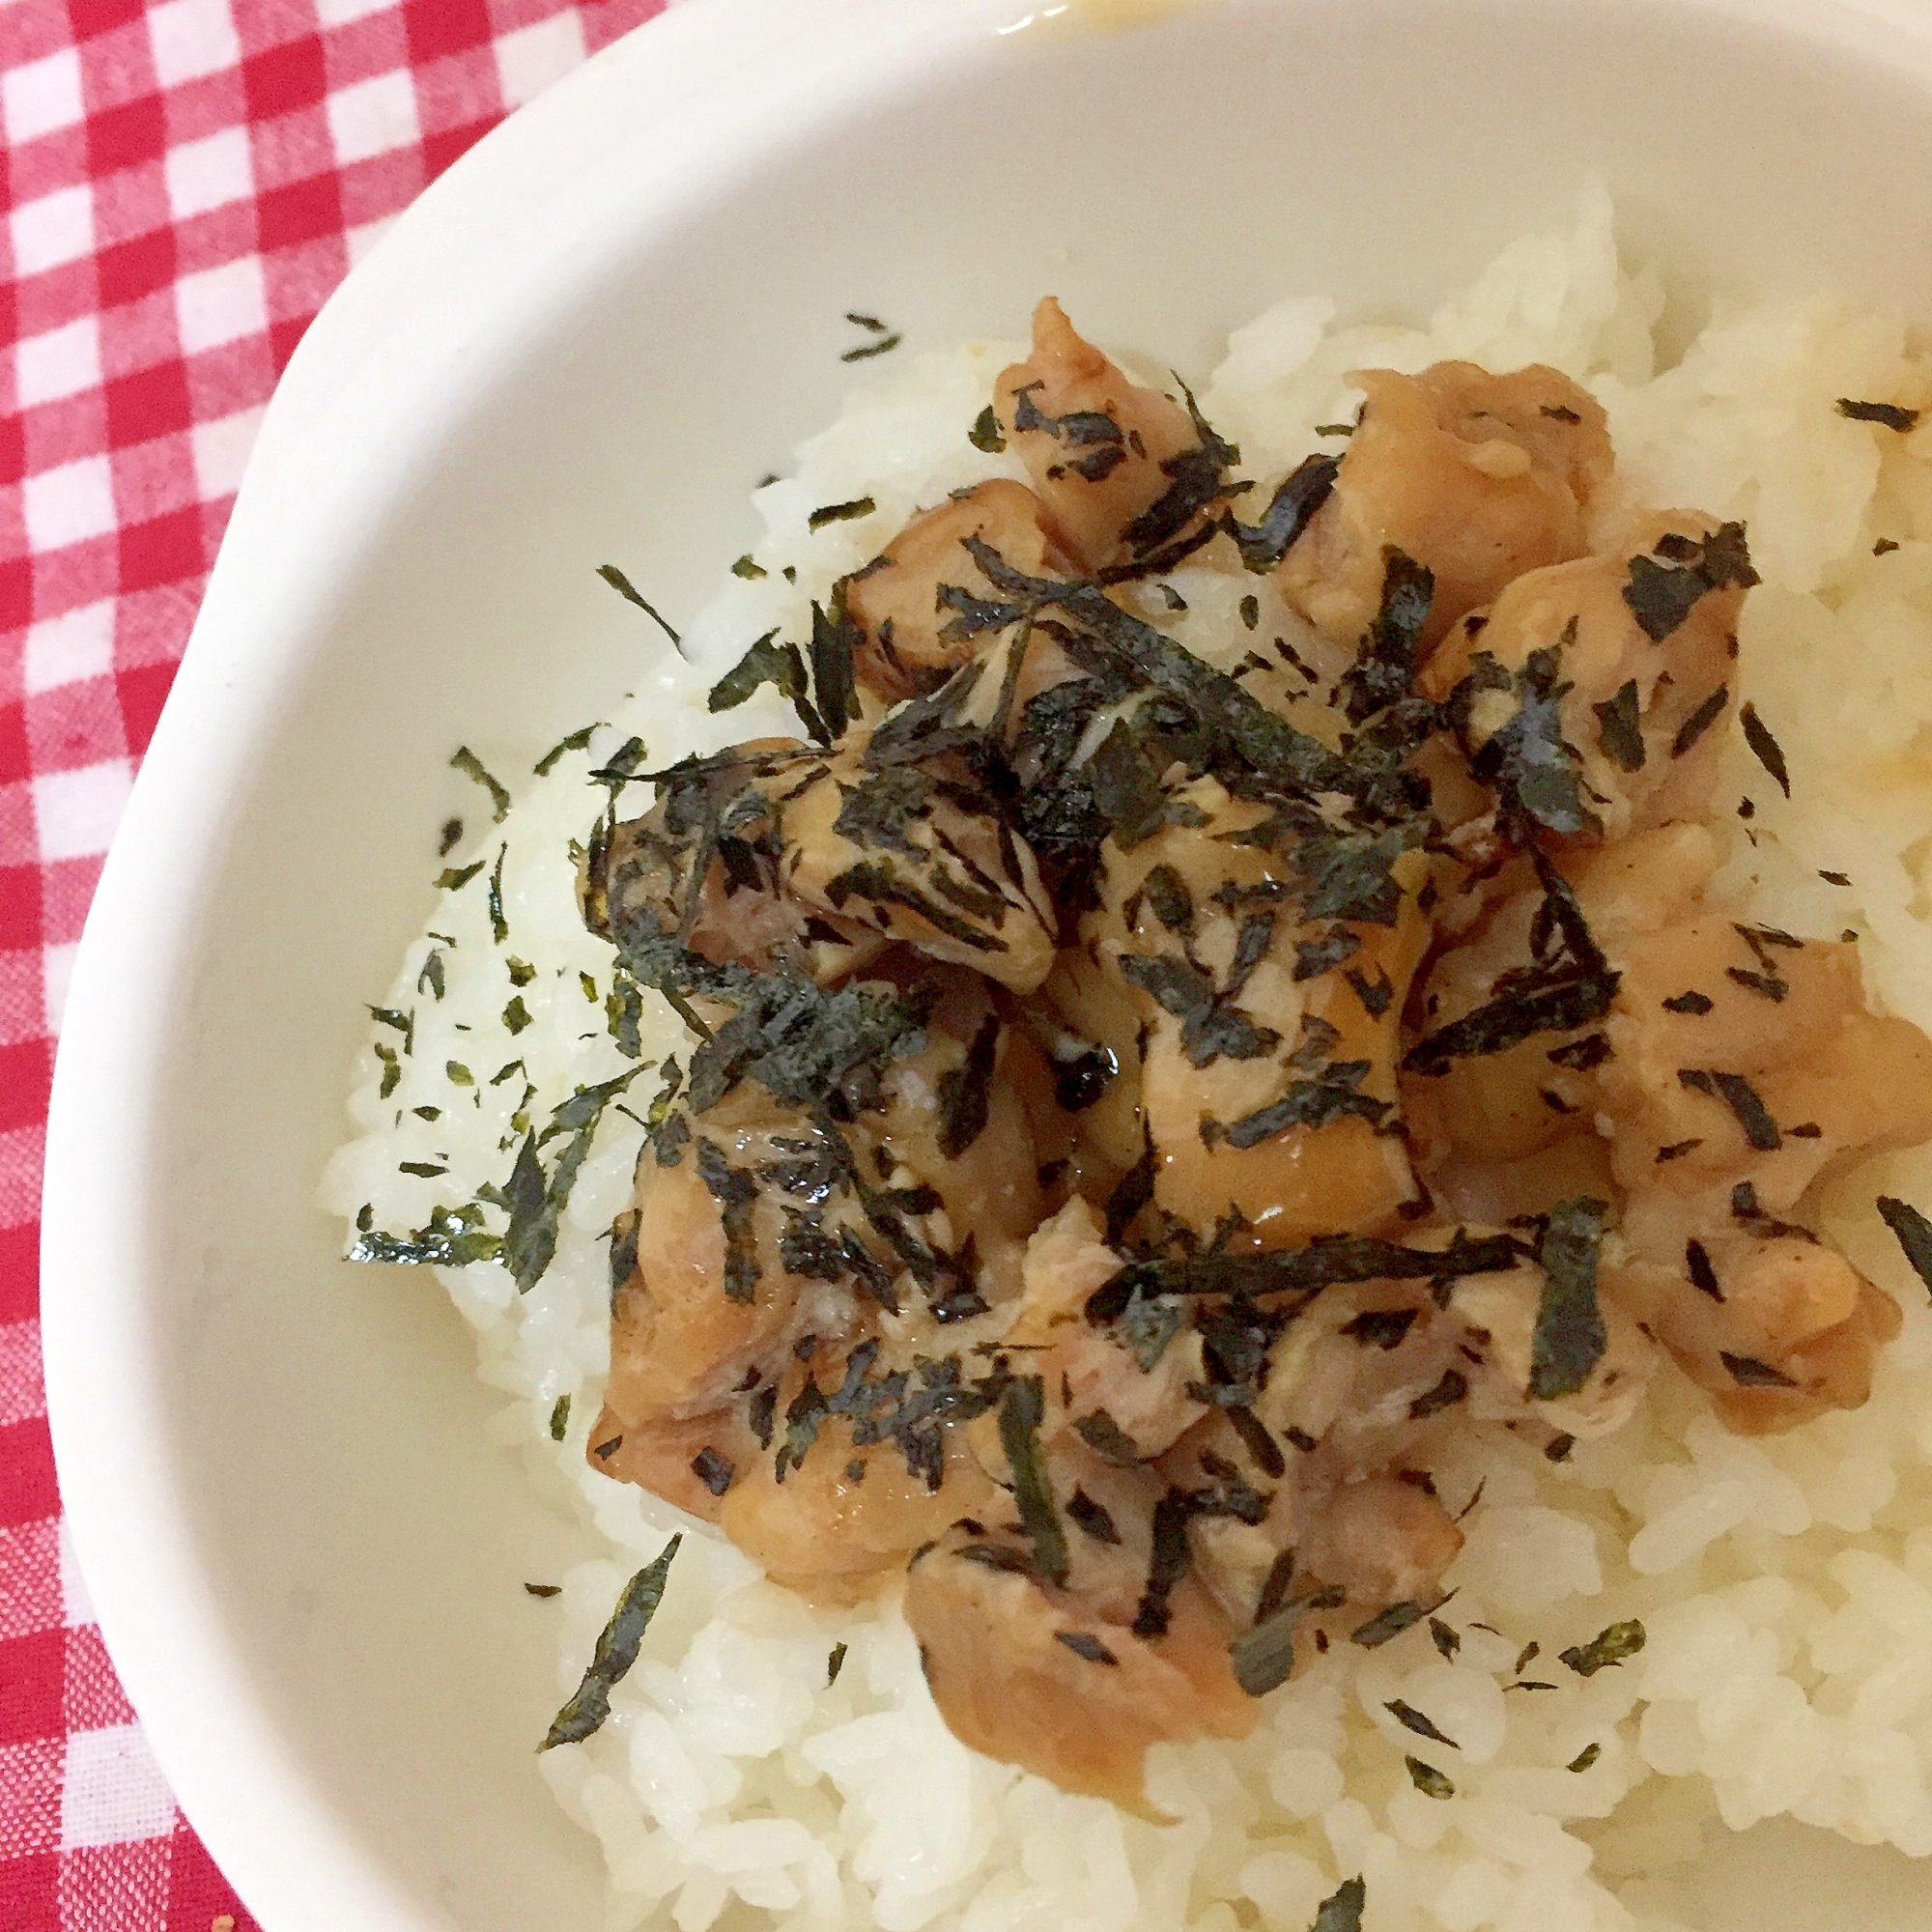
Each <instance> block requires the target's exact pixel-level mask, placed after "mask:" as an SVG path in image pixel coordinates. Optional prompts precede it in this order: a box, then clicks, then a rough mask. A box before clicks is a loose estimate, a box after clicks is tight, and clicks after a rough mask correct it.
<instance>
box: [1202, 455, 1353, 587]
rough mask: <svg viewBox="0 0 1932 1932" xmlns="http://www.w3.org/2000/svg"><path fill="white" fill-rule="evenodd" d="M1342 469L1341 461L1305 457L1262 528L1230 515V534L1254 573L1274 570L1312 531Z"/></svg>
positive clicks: (1266, 514)
mask: <svg viewBox="0 0 1932 1932" xmlns="http://www.w3.org/2000/svg"><path fill="white" fill-rule="evenodd" d="M1341 467H1342V460H1341V458H1340V457H1336V456H1309V457H1304V458H1303V459H1302V461H1301V462H1300V463H1299V464H1298V465H1297V466H1296V467H1295V468H1294V469H1293V470H1291V471H1290V472H1289V474H1288V475H1287V476H1286V477H1284V478H1283V479H1282V481H1281V483H1280V484H1279V485H1278V486H1277V488H1276V490H1275V493H1274V495H1273V496H1272V497H1270V498H1269V499H1268V506H1267V509H1266V510H1265V511H1264V513H1263V516H1262V520H1261V522H1260V523H1259V524H1255V525H1253V526H1250V525H1247V524H1243V523H1241V522H1239V521H1238V520H1237V519H1236V517H1235V515H1234V513H1233V512H1232V511H1231V512H1230V513H1229V515H1228V519H1227V529H1228V534H1229V535H1230V536H1231V537H1233V538H1234V540H1235V542H1236V546H1237V547H1238V548H1239V550H1240V553H1241V561H1242V562H1243V563H1244V564H1246V565H1247V567H1248V568H1249V569H1250V570H1252V571H1255V572H1258V573H1259V572H1262V571H1268V570H1272V569H1273V568H1274V567H1275V565H1276V564H1278V563H1279V562H1280V561H1281V560H1282V558H1283V557H1284V556H1286V555H1287V554H1288V553H1289V550H1290V548H1291V546H1292V545H1293V543H1294V540H1295V539H1296V538H1297V537H1298V536H1300V534H1301V533H1302V531H1303V530H1305V529H1306V528H1307V527H1308V523H1309V519H1310V518H1311V517H1313V516H1314V514H1315V513H1316V511H1317V510H1319V509H1320V508H1321V505H1322V504H1323V503H1324V502H1326V501H1327V500H1328V493H1329V492H1330V491H1331V490H1332V489H1333V488H1334V487H1335V472H1336V471H1337V470H1338V469H1340V468H1341Z"/></svg>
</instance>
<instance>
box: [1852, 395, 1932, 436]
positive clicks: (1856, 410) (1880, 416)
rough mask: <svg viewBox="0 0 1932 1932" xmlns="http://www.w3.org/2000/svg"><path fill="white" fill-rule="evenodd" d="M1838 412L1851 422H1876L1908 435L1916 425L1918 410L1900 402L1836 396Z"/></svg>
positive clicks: (1902, 434)
mask: <svg viewBox="0 0 1932 1932" xmlns="http://www.w3.org/2000/svg"><path fill="white" fill-rule="evenodd" d="M1838 413H1839V414H1840V415H1841V416H1847V417H1849V418H1850V419H1851V420H1852V421H1853V422H1867V423H1877V424H1878V425H1879V426H1880V428H1882V429H1895V430H1896V431H1897V432H1898V433H1899V435H1901V436H1909V435H1910V434H1911V433H1912V431H1914V430H1915V429H1917V428H1918V416H1919V412H1918V411H1917V410H1909V409H1907V408H1906V407H1905V406H1904V405H1903V404H1902V403H1861V402H1859V401H1857V400H1855V399H1854V398H1853V397H1851V396H1840V397H1839V398H1838Z"/></svg>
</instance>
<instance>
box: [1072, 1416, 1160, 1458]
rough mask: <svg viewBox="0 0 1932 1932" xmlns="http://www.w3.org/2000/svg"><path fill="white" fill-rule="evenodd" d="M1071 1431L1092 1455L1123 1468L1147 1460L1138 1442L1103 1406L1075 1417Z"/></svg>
mask: <svg viewBox="0 0 1932 1932" xmlns="http://www.w3.org/2000/svg"><path fill="white" fill-rule="evenodd" d="M1073 1433H1074V1434H1075V1435H1077V1436H1079V1438H1080V1439H1081V1441H1083V1442H1084V1443H1086V1445H1087V1446H1088V1448H1090V1449H1091V1450H1093V1452H1094V1455H1096V1456H1098V1457H1101V1458H1102V1459H1103V1460H1104V1461H1106V1462H1109V1463H1119V1464H1120V1465H1121V1466H1122V1467H1123V1468H1126V1467H1131V1466H1132V1465H1133V1464H1134V1463H1145V1462H1146V1461H1147V1455H1146V1452H1145V1451H1144V1450H1143V1449H1142V1448H1141V1446H1140V1444H1139V1443H1138V1442H1136V1441H1135V1440H1134V1438H1133V1437H1132V1436H1131V1435H1128V1434H1127V1432H1126V1431H1125V1430H1124V1429H1122V1427H1121V1425H1120V1424H1119V1423H1118V1422H1116V1421H1115V1420H1114V1418H1113V1417H1112V1416H1111V1415H1109V1414H1108V1413H1107V1411H1106V1410H1105V1409H1104V1408H1096V1409H1095V1410H1094V1412H1093V1414H1091V1415H1082V1416H1077V1417H1075V1418H1074V1423H1073Z"/></svg>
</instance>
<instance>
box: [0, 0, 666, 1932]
mask: <svg viewBox="0 0 1932 1932" xmlns="http://www.w3.org/2000/svg"><path fill="white" fill-rule="evenodd" d="M663 4H665V0H578V4H571V0H0V129H4V134H5V141H4V147H0V169H4V173H3V174H0V212H4V216H5V218H4V221H0V1932H251V1928H252V1927H253V1921H252V1920H251V1919H250V1918H248V1916H247V1914H246V1913H245V1912H244V1911H243V1909H242V1907H241V1904H240V1902H239V1901H238V1900H237V1899H236V1897H235V1895H234V1893H233V1892H232V1891H231V1890H230V1889H228V1887H227V1886H226V1885H225V1884H224V1883H223V1882H222V1880H221V1877H220V1875H219V1874H218V1873H217V1872H216V1871H215V1870H214V1868H213V1865H212V1864H211V1863H210V1861H209V1860H208V1857H207V1854H206V1853H205V1852H203V1850H202V1849H201V1846H200V1845H199V1843H198V1842H197V1841H196V1839H195V1836H194V1834H193V1833H192V1832H191V1831H190V1830H189V1829H188V1828H187V1826H186V1825H185V1823H184V1822H183V1820H182V1817H181V1814H180V1813H179V1812H178V1811H177V1810H176V1808H175V1804H174V1801H173V1799H172V1797H171V1796H170V1795H169V1792H168V1790H167V1787H166V1785H165V1783H164V1782H163V1781H162V1779H161V1777H160V1775H159V1773H158V1772H157V1771H156V1768H155V1764H154V1760H153V1758H152V1757H151V1756H150V1755H149V1752H148V1749H147V1747H146V1745H145V1743H144V1742H143V1740H142V1736H141V1732H140V1727H139V1725H138V1724H137V1723H136V1721H135V1719H134V1714H133V1712H132V1711H131V1710H130V1709H129V1708H128V1703H127V1700H126V1698H125V1697H124V1696H123V1694H122V1691H121V1688H120V1685H119V1684H118V1683H117V1682H116V1680H115V1676H114V1671H113V1667H112V1665H111V1664H110V1663H109V1662H108V1661H107V1657H106V1653H105V1652H104V1651H103V1650H102V1648H101V1644H100V1636H99V1631H98V1630H97V1629H96V1628H95V1625H94V1622H93V1619H92V1615H91V1613H90V1611H89V1609H88V1607H87V1602H86V1596H85V1592H84V1590H83V1588H82V1586H81V1583H80V1580H79V1578H78V1577H77V1576H76V1575H75V1574H74V1571H73V1566H72V1562H71V1557H70V1556H69V1555H68V1554H67V1551H66V1546H65V1543H64V1540H63V1537H62V1533H61V1520H60V1501H59V1496H58V1494H57V1492H56V1490H55V1487H54V1472H53V1460H52V1454H51V1451H50V1449H49V1446H48V1440H47V1426H46V1404H45V1398H44V1394H43V1387H42V1379H41V1351H40V1322H39V1320H38V1282H37V1272H36V1258H37V1252H38V1246H39V1238H40V1230H39V1226H38V1220H37V1217H38V1214H39V1211H40V1187H41V1156H42V1148H43V1139H44V1133H45V1126H46V1106H47V1088H48V1078H49V1074H50V1071H51V1067H52V1061H53V1037H54V1033H55V1029H56V1027H57V1025H58V1020H59V1012H60V1004H61V996H62V992H63V989H64V987H65V985H66V980H67V974H68V970H69V966H70V964H71V959H72V954H73V948H74V943H75V941H76V940H77V939H78V938H79V936H80V926H81V920H82V918H83V916H84V915H85V912H86V909H87V902H88V897H89V895H90V894H91V893H92V892H93V890H94V884H95V880H96V878H97V877H98V876H99V868H100V861H101V855H102V853H103V852H104V851H105V849H106V845H107V841H108V838H109V837H110V836H111V834H112V832H113V830H114V826H115V822H116V820H117V818H118V816H119V814H120V810H121V807H122V805H123V803H124V802H125V800H126V798H127V795H128V784H129V782H130V781H131V779H132V776H133V771H134V767H135V765H136V764H137V763H138V761H139V759H140V757H141V754H142V753H143V752H144V751H145V750H146V748H147V744H148V740H149V738H150V736H151V735H152V734H153V731H154V726H155V720H156V715H157V714H158V712H159V710H160V707H161V700H162V698H163V696H165V695H166V692H167V688H168V682H169V679H170V677H171V676H172V674H173V671H174V667H175V665H176V663H177V662H178V660H179V659H180V657H181V653H182V648H183V646H184V645H185V642H186V641H187V634H188V627H189V625H190V623H191V622H192V620H193V617H194V611H195V608H196V605H197V604H198V602H199V600H200V597H201V590H202V585H203V583H204V582H205V581H206V578H207V574H208V569H209V565H210V563H211V562H212V561H213V556H214V550H215V546H216V544H217V543H218V542H219V540H220V536H221V531H222V526H223V525H224V524H225V522H226V520H227V516H228V512H229V509H230V506H231V505H232V503H233V501H234V495H235V489H236V485H237V483H238V482H239V480H240V477H241V468H242V465H243V462H244V461H245V459H246V457H247V453H248V449H249V445H250V443H251V441H252V440H253V437H254V432H255V427H256V425H257V423H258V422H259V421H260V418H261V413H262V409H263V406H264V405H265V404H266V403H267V401H268V398H269V392H270V389H271V388H272V387H273V386H274V382H275V378H276V375H277V374H278V372H279V371H280V370H281V368H282V366H283V365H284V363H286V362H287V360H288V357H289V353H290V351H291V350H293V349H294V347H295V345H296V342H297V340H298V338H299V336H300V335H301V332H302V330H303V329H304V328H305V327H307V325H308V323H309V321H310V319H311V318H312V317H313V316H314V314H315V312H316V310H317V309H318V308H319V307H320V306H321V305H322V303H323V301H324V299H325V298H327V295H328V293H329V291H330V290H331V289H333V288H334V286H335V284H336V283H337V282H338V281H339V280H340V279H341V278H342V276H343V275H344V274H345V273H346V272H347V270H348V269H349V267H350V265H351V263H352V262H354V261H355V258H356V256H357V255H358V254H359V253H360V252H361V251H362V250H363V249H364V248H366V247H367V246H368V244H369V242H370V241H372V240H373V239H374V238H375V236H376V235H377V234H378V233H379V232H380V231H381V230H382V228H383V226H384V223H385V222H387V221H388V220H389V219H390V217H391V216H393V215H394V214H395V213H397V212H398V211H399V210H401V209H402V208H403V207H404V206H405V205H406V204H407V203H408V202H409V201H410V200H411V199H412V197H413V196H414V195H415V193H416V192H417V191H418V190H419V189H420V188H421V187H422V185H424V184H425V183H426V182H427V181H429V180H430V179H431V178H432V177H433V176H435V175H436V174H438V173H439V172H440V170H441V169H443V168H444V167H446V166H448V164H449V163H450V162H451V161H453V160H454V159H455V158H456V157H457V156H458V155H460V154H461V153H462V152H463V151H464V149H466V148H467V147H469V145H470V143H471V142H473V141H474V140H476V139H477V137H478V136H479V135H481V134H483V133H484V132H485V131H486V130H487V129H488V128H491V127H492V126H493V125H494V124H495V123H496V122H497V121H498V120H499V119H500V118H501V117H502V115H503V114H504V113H505V112H506V111H508V110H509V109H510V108H512V107H514V106H516V105H517V104H519V103H520V102H521V101H523V100H526V99H529V97H530V96H531V95H533V94H535V93H536V92H538V91H539V90H540V89H541V88H543V87H544V86H545V85H547V84H548V83H549V82H550V81H552V80H554V78H556V77H557V75H559V74H560V73H562V72H564V71H566V70H567V69H569V68H571V67H572V66H574V65H576V63H577V62H579V61H580V60H582V58H583V56H584V55H585V54H586V53H589V52H594V51H595V50H596V49H597V48H598V47H600V46H602V45H604V44H605V43H607V42H609V41H611V40H613V39H614V38H616V36H617V35H619V34H621V33H623V32H625V31H627V30H628V29H629V28H631V27H633V26H635V25H637V24H638V23H639V21H640V20H642V19H643V18H645V17H646V16H648V15H649V14H655V13H656V12H658V10H659V8H660V7H661V6H662V5H663ZM224 1920H226V1921H228V1922H226V1923H224Z"/></svg>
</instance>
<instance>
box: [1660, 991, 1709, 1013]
mask: <svg viewBox="0 0 1932 1932" xmlns="http://www.w3.org/2000/svg"><path fill="white" fill-rule="evenodd" d="M1716 1005H1717V1002H1716V1001H1715V1000H1714V999H1712V997H1711V996H1710V994H1709V993H1700V992H1698V991H1697V990H1696V989H1695V988H1694V987H1692V988H1691V989H1690V991H1689V992H1685V993H1675V994H1673V995H1672V996H1671V997H1670V998H1669V999H1667V1000H1665V1001H1664V1002H1663V1010H1664V1011H1665V1012H1667V1013H1696V1014H1703V1013H1708V1012H1709V1011H1710V1010H1711V1009H1712V1008H1713V1007H1714V1006H1716Z"/></svg>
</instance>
